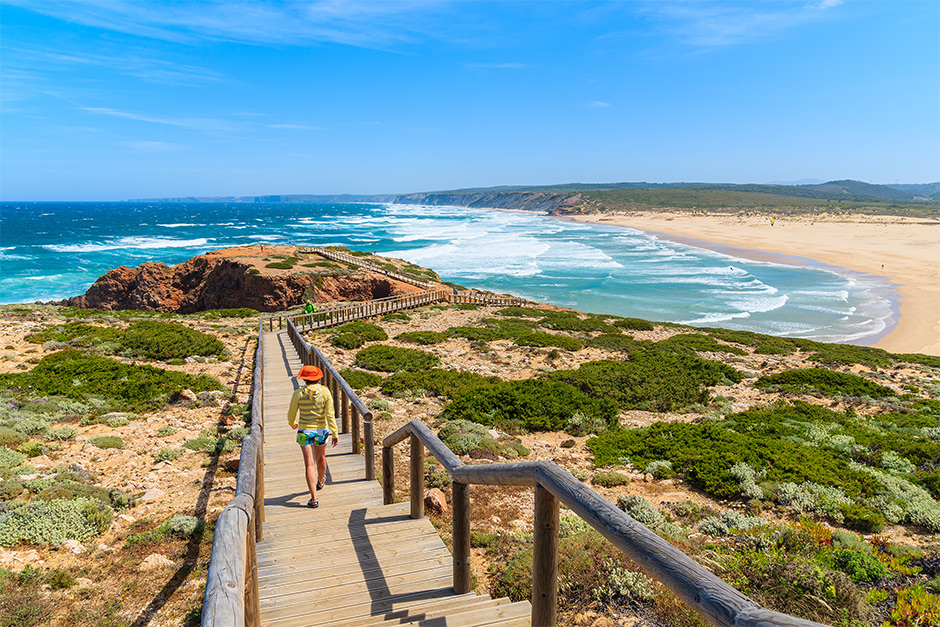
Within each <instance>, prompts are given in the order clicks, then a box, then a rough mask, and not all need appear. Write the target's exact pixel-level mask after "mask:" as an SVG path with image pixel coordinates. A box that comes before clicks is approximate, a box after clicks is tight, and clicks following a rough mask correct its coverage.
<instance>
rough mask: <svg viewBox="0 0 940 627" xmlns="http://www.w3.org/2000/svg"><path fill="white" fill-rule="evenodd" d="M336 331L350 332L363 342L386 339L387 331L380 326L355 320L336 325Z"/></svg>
mask: <svg viewBox="0 0 940 627" xmlns="http://www.w3.org/2000/svg"><path fill="white" fill-rule="evenodd" d="M336 332H337V333H352V334H353V335H356V336H357V337H359V338H360V339H361V340H362V341H364V342H379V341H382V340H387V339H388V333H386V332H385V329H383V328H382V327H380V326H377V325H374V324H370V323H368V322H364V321H362V320H355V321H353V322H347V323H346V324H343V325H340V326H338V327H336Z"/></svg>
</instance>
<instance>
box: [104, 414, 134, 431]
mask: <svg viewBox="0 0 940 627" xmlns="http://www.w3.org/2000/svg"><path fill="white" fill-rule="evenodd" d="M129 422H130V421H129V420H128V419H127V416H123V415H121V414H118V415H116V416H110V417H108V418H106V419H105V421H104V423H105V424H106V425H108V426H109V427H111V428H112V429H113V428H117V427H123V426H126V425H127V424H128V423H129Z"/></svg>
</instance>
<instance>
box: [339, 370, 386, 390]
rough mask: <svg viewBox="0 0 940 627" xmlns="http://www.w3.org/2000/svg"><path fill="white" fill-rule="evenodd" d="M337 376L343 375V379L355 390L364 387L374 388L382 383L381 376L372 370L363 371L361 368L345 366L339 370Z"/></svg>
mask: <svg viewBox="0 0 940 627" xmlns="http://www.w3.org/2000/svg"><path fill="white" fill-rule="evenodd" d="M339 376H341V377H343V380H344V381H345V382H346V383H348V384H349V386H350V387H351V388H352V389H354V390H357V391H358V390H362V389H365V388H374V387H376V386H377V385H381V384H382V377H381V376H380V375H377V374H375V373H374V372H363V371H362V370H353V369H352V368H345V369H343V370H340V371H339Z"/></svg>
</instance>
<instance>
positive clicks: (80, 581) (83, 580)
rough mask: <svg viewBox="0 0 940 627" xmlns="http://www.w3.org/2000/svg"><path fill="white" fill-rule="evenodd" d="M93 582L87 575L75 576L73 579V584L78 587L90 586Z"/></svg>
mask: <svg viewBox="0 0 940 627" xmlns="http://www.w3.org/2000/svg"><path fill="white" fill-rule="evenodd" d="M94 584H95V582H94V581H92V580H91V579H88V578H87V577H77V578H76V579H75V585H76V586H78V587H79V588H90V587H92V586H93V585H94Z"/></svg>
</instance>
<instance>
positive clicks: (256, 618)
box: [245, 515, 261, 627]
mask: <svg viewBox="0 0 940 627" xmlns="http://www.w3.org/2000/svg"><path fill="white" fill-rule="evenodd" d="M254 518H255V517H254V515H252V520H251V521H249V523H248V538H247V540H248V550H247V552H246V555H245V627H261V605H260V601H261V595H260V594H259V590H258V554H257V552H256V549H255V531H254V529H253V527H255V526H259V523H258V521H257V520H254Z"/></svg>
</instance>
